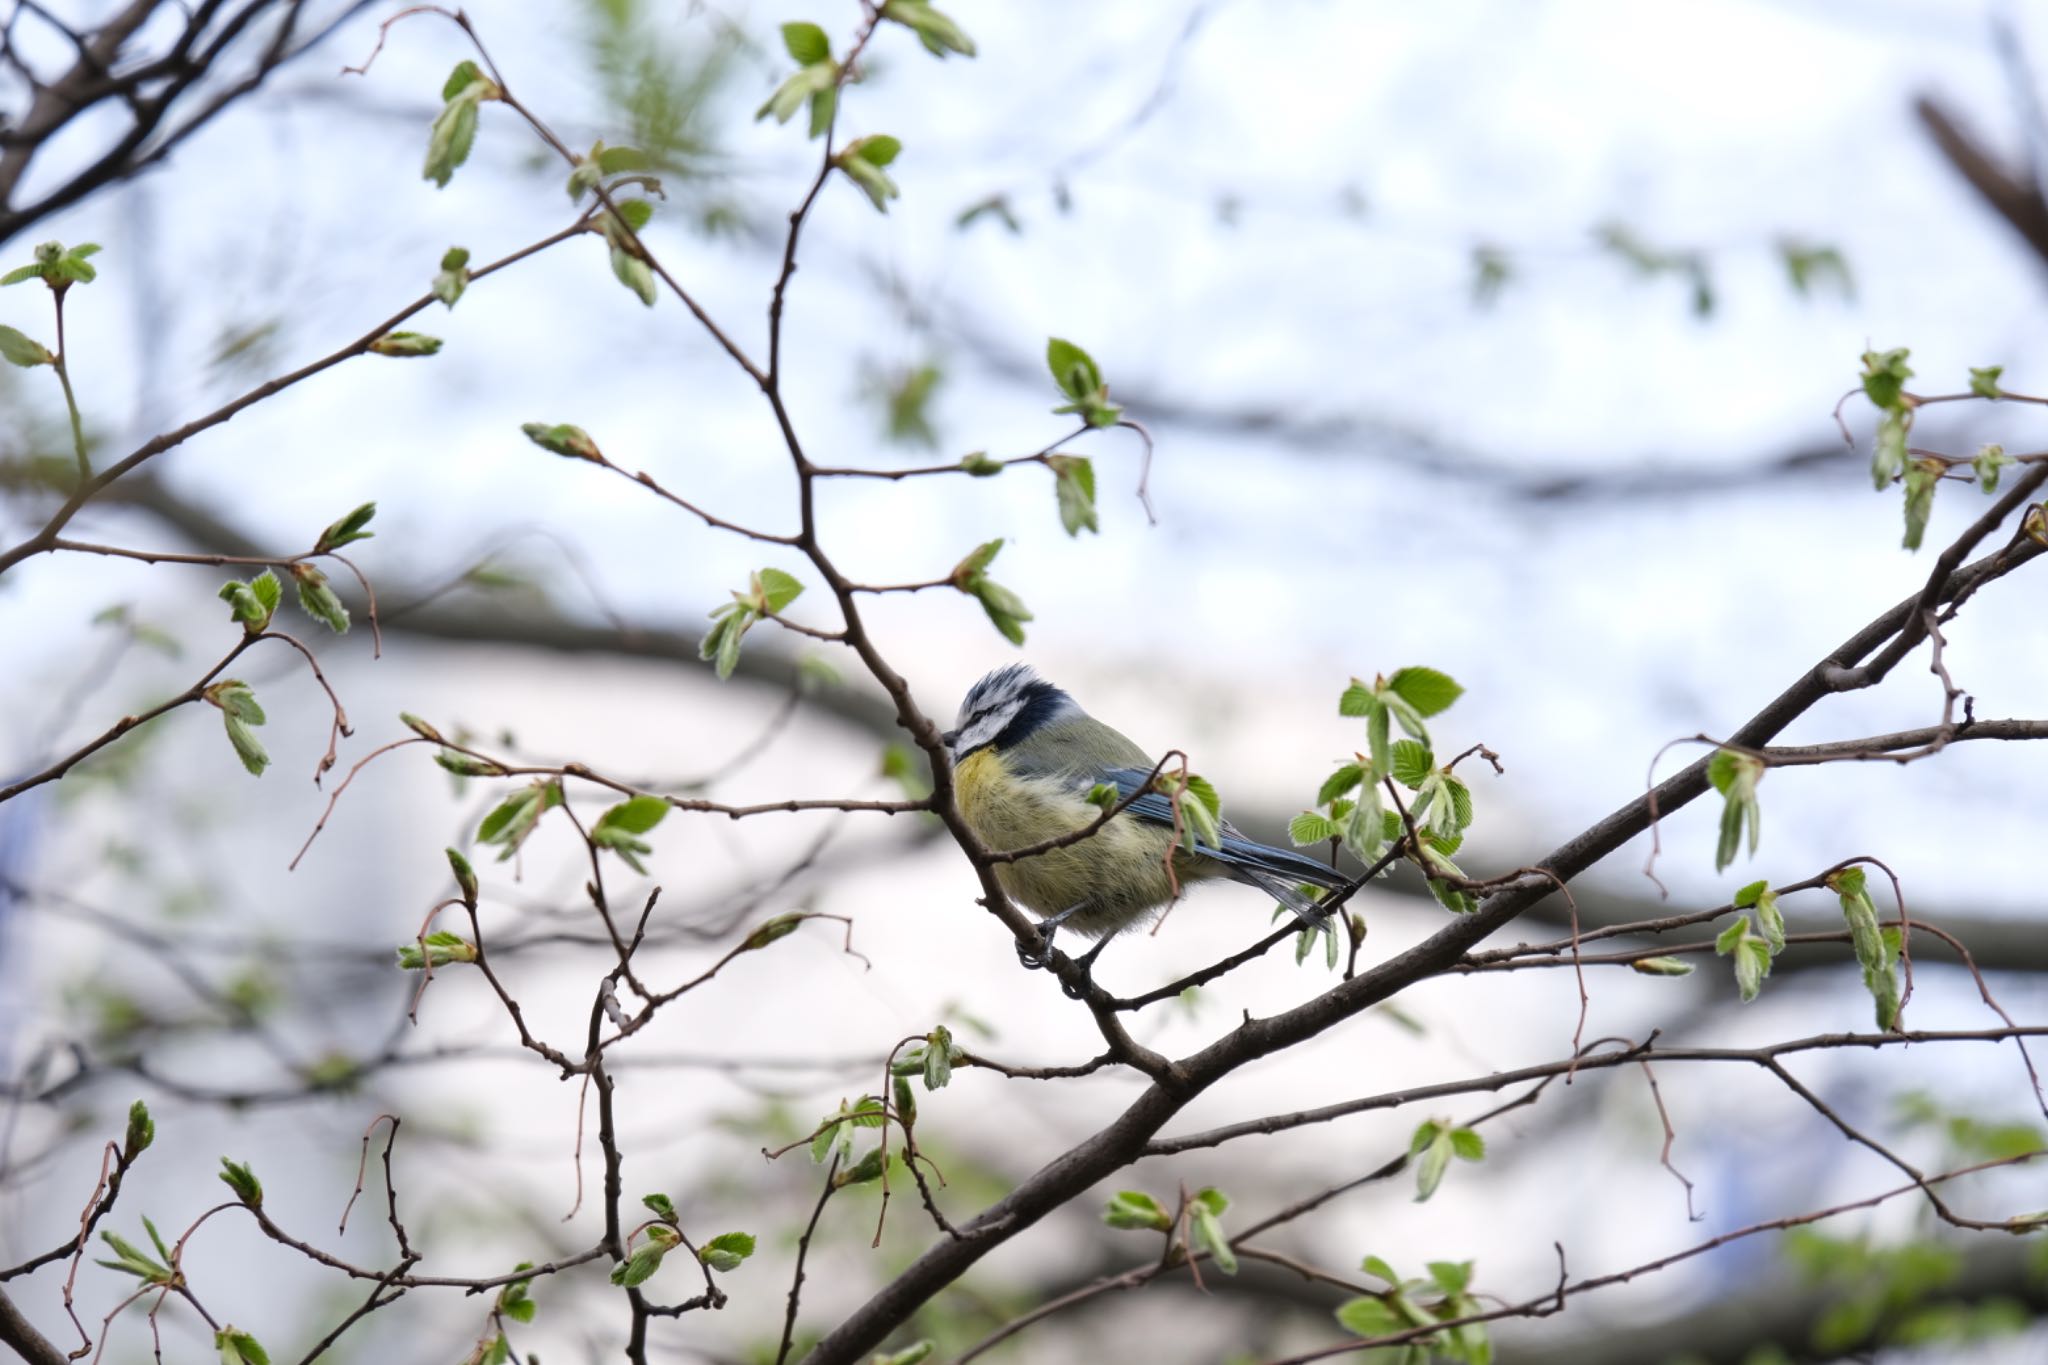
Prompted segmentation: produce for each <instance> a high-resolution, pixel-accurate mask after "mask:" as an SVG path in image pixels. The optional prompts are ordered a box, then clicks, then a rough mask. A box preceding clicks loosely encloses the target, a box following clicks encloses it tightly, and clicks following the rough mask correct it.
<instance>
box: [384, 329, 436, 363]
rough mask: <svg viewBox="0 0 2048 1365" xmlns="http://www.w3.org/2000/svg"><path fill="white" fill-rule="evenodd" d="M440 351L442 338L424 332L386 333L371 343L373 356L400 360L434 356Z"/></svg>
mask: <svg viewBox="0 0 2048 1365" xmlns="http://www.w3.org/2000/svg"><path fill="white" fill-rule="evenodd" d="M440 349H441V338H439V337H430V336H428V335H426V334H425V333H423V332H386V333H385V334H384V335H383V336H380V337H378V338H377V339H376V340H375V341H373V342H371V343H370V351H371V353H372V354H375V355H387V356H391V357H393V358H394V359H399V360H407V359H412V358H415V357H418V356H426V355H433V354H434V353H435V352H437V351H439V350H440Z"/></svg>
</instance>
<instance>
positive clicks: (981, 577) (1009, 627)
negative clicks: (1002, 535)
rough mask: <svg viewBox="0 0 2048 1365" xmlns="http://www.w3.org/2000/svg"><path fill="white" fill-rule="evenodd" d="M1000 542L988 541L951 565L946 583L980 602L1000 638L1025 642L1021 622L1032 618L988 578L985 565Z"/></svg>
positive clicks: (1018, 601) (1019, 602)
mask: <svg viewBox="0 0 2048 1365" xmlns="http://www.w3.org/2000/svg"><path fill="white" fill-rule="evenodd" d="M1002 548H1003V542H1002V541H1001V540H1000V539H998V540H991V541H987V542H984V543H983V544H981V545H977V546H976V547H975V548H974V549H973V550H972V551H971V552H969V554H968V555H967V557H966V558H965V559H963V560H961V561H960V562H959V563H958V564H955V565H954V566H953V572H952V573H951V574H949V575H947V581H948V582H950V583H951V584H952V585H953V586H954V587H955V588H958V589H959V590H960V591H961V592H964V593H966V594H967V595H968V596H969V597H972V598H973V599H974V600H975V601H977V602H979V603H981V609H982V610H983V611H984V612H986V613H988V619H989V621H990V623H991V624H993V625H994V626H995V628H996V629H997V630H999V631H1001V632H1002V633H1003V638H1004V639H1006V640H1008V641H1009V642H1010V643H1011V644H1013V645H1021V644H1023V643H1024V623H1025V622H1026V621H1029V620H1030V619H1031V612H1030V610H1029V609H1028V608H1026V607H1025V605H1024V601H1023V599H1022V598H1020V597H1018V596H1017V594H1016V593H1014V592H1011V591H1010V590H1009V589H1008V588H1006V587H1004V586H1003V585H1002V584H1000V583H998V582H996V581H995V580H994V579H993V578H990V577H989V576H988V566H989V565H990V564H991V563H992V562H994V560H995V557H996V555H997V553H998V552H1000V551H1001V550H1002Z"/></svg>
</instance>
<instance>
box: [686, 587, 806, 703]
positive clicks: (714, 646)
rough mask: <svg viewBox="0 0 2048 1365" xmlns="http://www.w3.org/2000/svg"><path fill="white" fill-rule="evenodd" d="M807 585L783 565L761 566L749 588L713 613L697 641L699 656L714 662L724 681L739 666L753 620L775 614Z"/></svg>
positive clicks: (720, 677) (735, 594) (794, 598)
mask: <svg viewBox="0 0 2048 1365" xmlns="http://www.w3.org/2000/svg"><path fill="white" fill-rule="evenodd" d="M803 590H804V585H803V584H802V583H800V582H798V581H797V580H796V579H795V578H793V577H792V576H790V575H789V574H786V573H784V572H783V571H782V570H780V569H761V570H759V571H758V572H756V573H755V574H754V576H753V578H752V579H751V580H749V582H748V585H747V591H746V592H743V593H742V592H736V593H734V594H733V595H732V601H730V602H728V603H727V604H726V605H724V606H722V607H719V608H718V609H717V610H716V611H713V612H712V613H711V619H712V622H713V625H712V627H711V629H710V630H708V631H706V632H705V633H704V638H703V639H702V640H701V641H699V642H698V645H697V657H698V658H700V659H703V660H706V661H707V662H711V663H713V664H714V666H715V667H716V668H717V670H718V677H719V680H720V681H721V682H722V681H724V680H725V679H727V678H730V677H731V676H732V671H733V670H734V669H735V668H737V667H739V662H740V642H741V641H742V640H743V639H745V638H746V634H747V632H748V631H749V630H751V629H753V626H754V622H756V621H758V620H761V619H762V618H763V617H767V616H774V615H776V614H778V613H779V612H781V610H782V609H783V608H784V607H786V606H788V605H789V604H790V603H791V602H794V601H795V600H796V599H797V597H798V596H799V595H800V594H801V593H802V592H803Z"/></svg>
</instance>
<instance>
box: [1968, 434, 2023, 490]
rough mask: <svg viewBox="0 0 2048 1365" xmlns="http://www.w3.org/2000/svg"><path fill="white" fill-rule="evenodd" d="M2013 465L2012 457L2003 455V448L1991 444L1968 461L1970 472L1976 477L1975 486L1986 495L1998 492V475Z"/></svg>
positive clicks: (1993, 443)
mask: <svg viewBox="0 0 2048 1365" xmlns="http://www.w3.org/2000/svg"><path fill="white" fill-rule="evenodd" d="M2011 463H2013V458H2012V456H2010V455H2008V454H2006V453H2005V447H2004V446H2002V445H1999V444H1998V443H1997V442H1995V441H1994V442H1992V443H1991V444H1990V445H1987V446H1985V447H1984V448H1983V449H1982V450H1980V451H1978V452H1977V455H1976V458H1975V459H1973V460H1971V461H1970V471H1971V472H1972V473H1973V474H1975V475H1976V476H1977V486H1978V487H1979V488H1982V489H1983V490H1984V491H1985V492H1986V493H1995V492H1997V491H1998V473H1999V471H2000V470H2002V469H2004V468H2005V467H2006V466H2007V465H2009V464H2011Z"/></svg>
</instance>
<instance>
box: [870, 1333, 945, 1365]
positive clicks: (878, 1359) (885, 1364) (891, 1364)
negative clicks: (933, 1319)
mask: <svg viewBox="0 0 2048 1365" xmlns="http://www.w3.org/2000/svg"><path fill="white" fill-rule="evenodd" d="M937 1349H938V1343H937V1342H935V1341H933V1340H931V1339H930V1338H926V1339H924V1340H922V1341H913V1342H912V1343H910V1345H908V1346H906V1347H904V1348H903V1349H902V1350H900V1351H891V1352H889V1353H888V1354H886V1355H878V1356H875V1357H874V1358H873V1359H872V1360H870V1361H869V1362H868V1365H919V1362H920V1361H922V1360H924V1359H925V1358H926V1357H927V1356H929V1355H931V1353H932V1352H933V1351H935V1350H937Z"/></svg>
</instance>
